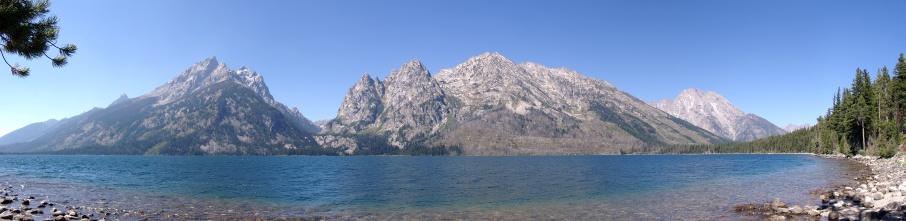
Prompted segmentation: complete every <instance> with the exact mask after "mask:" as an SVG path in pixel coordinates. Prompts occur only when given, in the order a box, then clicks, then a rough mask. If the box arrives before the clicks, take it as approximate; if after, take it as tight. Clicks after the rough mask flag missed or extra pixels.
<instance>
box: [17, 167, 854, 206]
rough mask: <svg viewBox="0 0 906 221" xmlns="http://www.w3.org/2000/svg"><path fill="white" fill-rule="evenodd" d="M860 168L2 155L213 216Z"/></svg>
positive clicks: (717, 192) (693, 192)
mask: <svg viewBox="0 0 906 221" xmlns="http://www.w3.org/2000/svg"><path fill="white" fill-rule="evenodd" d="M855 176H856V174H855V171H853V167H851V166H848V164H846V163H843V162H840V161H835V160H827V159H821V158H817V157H813V156H807V155H667V156H568V157H567V156H564V157H384V156H374V157H308V156H292V157H257V156H256V157H252V156H248V157H246V156H242V157H197V156H187V157H165V156H162V157H146V156H43V155H39V156H22V155H6V156H0V179H3V180H5V181H7V182H9V183H10V184H13V185H18V184H20V183H21V184H26V185H28V186H27V188H25V189H24V191H26V192H27V193H30V194H34V195H38V196H47V197H49V198H51V199H57V200H58V201H60V200H64V199H65V200H67V201H69V202H68V203H70V204H74V205H87V206H94V207H109V208H120V209H130V210H142V211H145V212H147V213H148V214H161V215H162V216H165V215H173V214H177V215H179V217H180V218H215V219H217V218H237V217H297V216H327V217H335V218H346V217H366V218H375V219H392V220H399V219H437V218H464V219H477V218H481V219H485V218H502V219H512V220H519V219H526V218H528V219H549V218H555V219H582V220H594V219H603V218H608V219H633V218H636V219H638V218H643V219H739V217H736V215H735V214H733V213H732V212H731V211H730V208H731V207H732V206H733V205H735V204H738V203H745V202H761V201H767V200H770V199H772V198H773V197H780V198H781V199H783V200H784V201H786V202H792V203H808V202H812V201H814V197H813V196H809V194H808V192H809V191H810V190H814V189H816V188H819V187H824V186H830V185H833V184H838V183H843V182H847V181H849V180H851V179H852V177H855Z"/></svg>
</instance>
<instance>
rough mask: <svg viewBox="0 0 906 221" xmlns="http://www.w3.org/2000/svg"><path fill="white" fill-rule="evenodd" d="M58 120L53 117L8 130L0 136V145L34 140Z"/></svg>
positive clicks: (54, 125) (52, 126)
mask: <svg viewBox="0 0 906 221" xmlns="http://www.w3.org/2000/svg"><path fill="white" fill-rule="evenodd" d="M58 122H60V121H58V120H55V119H50V120H47V121H44V122H38V123H33V124H29V125H27V126H25V127H22V128H19V129H18V130H14V131H13V132H9V133H7V134H6V135H3V136H2V137H0V146H2V145H7V144H14V143H23V142H29V141H32V140H34V139H35V138H38V137H40V136H41V135H44V133H47V131H49V130H52V129H53V128H55V127H56V126H57V123H58Z"/></svg>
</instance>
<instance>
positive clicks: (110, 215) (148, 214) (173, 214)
mask: <svg viewBox="0 0 906 221" xmlns="http://www.w3.org/2000/svg"><path fill="white" fill-rule="evenodd" d="M666 155H675V154H665V156H666ZM684 155H689V154H684ZM707 155H712V154H703V156H707ZM722 155H732V154H722ZM747 155H748V154H747ZM756 155H757V154H756ZM764 155H765V156H768V155H775V156H780V155H812V154H790V153H780V154H764ZM759 158H761V157H759ZM809 158H810V157H809ZM700 159H708V157H703V158H700ZM848 162H849V161H839V162H828V163H831V164H833V163H848ZM860 172H861V171H859V172H857V174H858V173H860ZM813 174H820V173H813ZM846 174H853V173H852V171H850V172H846ZM843 177H850V176H849V175H846V176H843ZM841 178H842V177H841ZM844 179H851V178H844ZM839 183H849V182H846V180H841V182H839ZM839 183H837V184H839ZM19 184H25V185H26V186H30V185H28V184H29V183H28V182H25V183H15V182H14V183H6V185H0V190H2V191H0V196H3V195H4V194H6V195H10V194H11V196H12V201H11V202H10V203H7V204H3V205H2V206H4V208H8V209H13V208H18V209H19V213H13V212H14V211H13V210H10V212H11V213H13V215H14V216H15V215H22V216H21V217H22V218H26V217H31V218H33V219H34V220H53V219H54V218H57V217H56V216H51V214H53V213H54V212H55V211H53V210H52V207H57V208H58V210H59V211H62V213H63V215H60V216H62V217H64V218H65V216H66V215H69V210H71V209H72V210H75V211H76V214H75V215H72V216H70V217H69V218H70V219H69V220H81V218H82V217H81V216H82V215H86V216H87V217H88V220H105V218H106V220H142V219H151V220H155V219H211V218H212V217H220V218H230V219H241V220H255V219H280V220H297V219H301V220H306V219H339V220H351V219H354V218H361V219H368V218H369V217H371V218H374V217H383V216H387V217H394V216H396V217H399V216H398V215H399V214H403V216H406V217H416V218H415V220H418V218H417V217H421V218H425V219H430V218H431V217H432V216H430V215H438V214H440V215H448V216H450V217H472V218H474V217H485V216H487V217H500V218H505V217H506V215H503V216H501V214H508V213H509V215H514V214H513V213H512V212H514V211H517V212H518V211H519V210H514V211H506V212H494V211H491V212H487V211H483V210H481V211H477V210H469V211H458V212H454V213H434V214H419V213H407V212H402V213H398V212H394V213H387V214H381V213H336V214H334V213H320V212H318V210H317V209H316V210H311V211H308V210H306V211H307V212H305V213H300V214H295V215H290V214H281V213H267V212H265V213H261V214H259V213H257V212H256V211H258V210H256V209H255V208H250V207H225V208H227V209H229V208H240V209H238V210H237V211H236V213H234V211H232V210H229V211H227V210H223V211H225V212H229V214H220V213H219V212H218V211H214V212H215V213H216V214H214V213H208V212H211V211H200V210H197V209H194V208H193V209H185V210H183V209H174V210H170V209H166V208H169V207H167V206H164V207H141V206H138V207H131V206H125V207H124V206H119V208H123V209H126V210H122V209H114V208H117V206H113V207H110V205H106V203H104V204H97V203H94V201H91V200H92V199H97V197H95V196H91V197H89V198H82V197H80V196H60V197H50V198H53V199H56V200H62V201H54V202H50V199H48V198H49V197H47V196H45V194H46V193H41V192H40V191H38V192H35V191H33V190H32V188H25V186H22V185H19ZM740 184H741V183H740ZM19 186H22V188H19ZM820 186H821V184H818V185H813V186H812V187H810V188H808V189H809V190H807V191H810V192H811V189H814V188H821V189H823V188H822V187H820ZM39 189H40V188H39ZM29 190H31V191H29ZM793 191H796V190H793ZM747 195H756V196H757V195H760V193H759V192H758V191H756V192H747ZM813 195H817V194H814V193H813ZM38 196H44V197H38ZM108 196H109V195H108ZM29 197H32V200H31V206H30V207H24V208H32V207H36V205H39V204H36V203H35V202H38V201H41V200H45V201H48V203H57V205H50V206H49V207H47V206H45V208H43V209H41V210H40V212H35V214H31V209H28V210H26V209H24V208H23V207H21V206H20V205H22V204H21V202H22V201H21V200H23V199H28V198H29ZM34 197H38V198H37V200H34ZM92 197H93V198H92ZM100 197H102V198H106V197H104V196H100ZM113 198H116V197H113ZM113 198H108V199H113ZM152 198H153V197H152ZM152 198H149V199H152ZM86 199H87V200H88V201H86ZM761 199H765V200H767V199H770V198H761ZM101 200H103V201H107V200H105V199H101ZM713 202H719V201H713ZM743 202H745V201H743ZM797 202H803V201H797ZM735 203H741V202H740V201H736V202H732V203H730V202H723V203H720V205H724V206H726V207H723V208H730V209H732V206H733V204H735ZM66 204H69V205H68V206H67V205H66ZM712 204H713V203H712ZM111 205H115V204H111ZM120 205H121V204H120ZM164 205H169V204H164ZM199 205H201V204H197V205H196V206H199ZM601 205H606V204H601ZM72 206H75V207H72ZM79 206H81V207H79ZM170 206H172V205H170ZM590 206H592V207H590V208H595V207H594V206H600V205H590ZM98 207H104V208H98ZM161 208H163V209H161ZM552 208H554V207H552ZM271 209H275V208H271ZM271 209H268V210H271ZM637 209H638V208H637ZM277 210H279V209H277ZM630 210H631V209H630ZM272 211H274V210H272ZM721 211H726V212H727V213H730V214H733V212H732V211H730V210H726V209H724V210H721ZM3 212H5V211H3ZM309 212H313V213H309ZM463 212H466V213H472V214H466V215H463ZM485 212H487V213H485ZM523 212H524V211H523ZM639 212H640V213H639V214H644V211H639ZM630 213H636V212H630ZM212 214H213V215H212ZM218 214H219V215H218ZM601 214H603V215H606V214H610V213H601ZM601 214H599V215H601ZM208 215H212V216H208ZM285 215H288V216H285ZM472 215H477V216H472ZM515 215H521V214H519V213H515ZM542 215H544V213H542ZM611 215H616V214H611ZM623 215H625V214H623ZM637 215H638V214H637ZM441 217H443V216H441ZM487 217H485V218H487ZM0 218H3V217H0ZM434 218H437V217H434ZM586 218H588V217H586ZM598 218H606V216H603V217H598ZM624 219H625V216H624ZM0 220H3V219H0ZM26 220H27V219H26ZM61 220H62V219H61Z"/></svg>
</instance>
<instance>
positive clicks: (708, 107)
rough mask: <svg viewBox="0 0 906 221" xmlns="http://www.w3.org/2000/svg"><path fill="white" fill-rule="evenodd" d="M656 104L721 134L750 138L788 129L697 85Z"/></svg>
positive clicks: (744, 139) (776, 133) (739, 139)
mask: <svg viewBox="0 0 906 221" xmlns="http://www.w3.org/2000/svg"><path fill="white" fill-rule="evenodd" d="M652 105H653V106H655V107H657V108H658V109H661V110H663V111H665V112H667V113H670V114H671V115H673V116H676V117H678V118H681V119H683V120H686V121H689V122H690V123H692V124H694V125H696V126H699V127H701V128H704V129H705V130H708V131H710V132H712V133H715V134H717V135H720V136H722V137H725V138H728V139H732V140H736V141H749V140H754V139H758V138H762V137H766V136H771V135H778V134H783V133H785V131H784V130H783V129H781V128H779V127H777V126H776V125H774V124H772V123H771V122H769V121H767V120H765V119H764V118H761V117H759V116H757V115H754V114H747V113H745V112H743V111H742V110H740V109H739V108H737V107H736V106H734V105H733V104H732V103H730V101H729V100H727V98H725V97H724V96H723V95H720V94H718V93H717V92H714V91H706V90H701V89H697V88H688V89H685V90H683V91H682V92H680V93H679V95H677V96H676V98H674V99H673V100H669V99H664V100H660V101H657V102H653V103H652Z"/></svg>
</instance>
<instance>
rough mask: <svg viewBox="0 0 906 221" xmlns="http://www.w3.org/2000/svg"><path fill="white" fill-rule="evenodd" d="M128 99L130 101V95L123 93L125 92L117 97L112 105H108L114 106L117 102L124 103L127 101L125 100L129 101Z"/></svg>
mask: <svg viewBox="0 0 906 221" xmlns="http://www.w3.org/2000/svg"><path fill="white" fill-rule="evenodd" d="M128 101H129V96H127V95H126V94H125V93H123V94H121V95H120V97H118V98H116V100H113V102H111V103H110V105H107V106H108V107H112V106H115V105H117V104H122V103H125V102H128Z"/></svg>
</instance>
